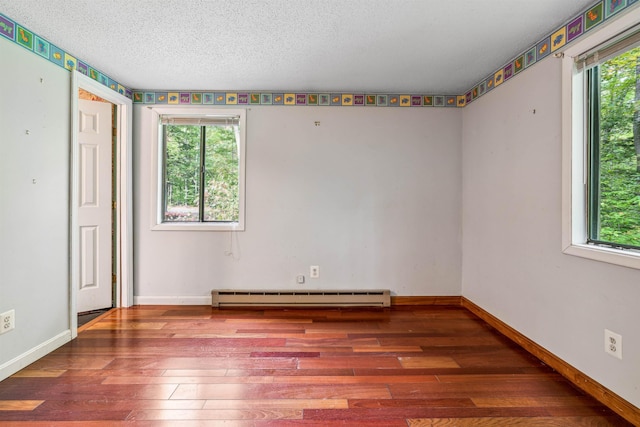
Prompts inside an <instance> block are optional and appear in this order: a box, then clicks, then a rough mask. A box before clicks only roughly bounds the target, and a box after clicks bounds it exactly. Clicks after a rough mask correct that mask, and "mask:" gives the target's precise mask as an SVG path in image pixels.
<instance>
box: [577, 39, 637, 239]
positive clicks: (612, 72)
mask: <svg viewBox="0 0 640 427" xmlns="http://www.w3.org/2000/svg"><path fill="white" fill-rule="evenodd" d="M588 81H589V94H590V97H589V101H590V103H589V105H590V108H589V120H590V129H589V135H590V137H589V186H588V188H589V213H588V218H589V238H590V240H591V241H593V242H596V243H605V244H610V245H612V246H620V247H635V248H638V247H640V47H636V48H633V49H630V50H627V51H626V52H624V53H622V54H620V55H618V56H615V57H614V58H612V59H609V60H607V61H606V62H603V63H600V64H599V65H598V66H597V67H594V68H592V69H591V70H589V71H588Z"/></svg>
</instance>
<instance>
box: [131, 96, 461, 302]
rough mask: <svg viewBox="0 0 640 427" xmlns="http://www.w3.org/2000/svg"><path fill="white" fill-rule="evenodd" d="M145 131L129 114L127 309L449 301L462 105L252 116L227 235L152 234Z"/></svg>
mask: <svg viewBox="0 0 640 427" xmlns="http://www.w3.org/2000/svg"><path fill="white" fill-rule="evenodd" d="M316 121H319V122H320V126H315V125H314V122H316ZM150 130H151V124H150V110H149V109H148V108H147V106H144V105H136V106H135V109H134V174H135V175H134V182H135V184H134V185H135V188H134V193H135V205H134V216H135V220H134V222H135V249H134V253H135V259H134V263H135V266H136V269H135V280H134V281H135V284H136V288H135V295H136V301H137V302H138V303H141V302H142V303H160V302H163V301H164V302H171V303H176V302H188V301H192V302H197V301H200V303H206V302H207V301H210V292H211V290H212V289H226V288H233V289H274V288H275V289H296V288H303V289H346V288H364V289H374V288H385V289H391V291H392V292H393V293H394V294H397V295H407V296H410V295H460V286H461V283H460V275H461V251H460V246H461V233H460V226H461V210H460V205H461V171H460V159H461V153H460V141H461V111H460V110H459V109H443V108H439V109H429V108H423V109H416V108H411V109H409V108H406V109H404V108H349V107H286V106H283V107H278V106H264V107H251V108H249V110H248V113H247V143H246V144H247V158H246V170H247V175H246V230H245V231H243V232H236V233H230V232H197V231H184V232H183V231H151V230H150V223H151V213H150V204H151V201H150V194H151V192H152V191H153V190H152V188H151V185H150V183H151V181H150V180H151V179H152V178H151V171H150V164H151V161H152V159H151V156H152V154H151V151H150V149H151V144H152V143H153V141H151V140H150ZM230 251H232V252H233V254H232V255H227V254H226V253H228V252H230ZM311 265H318V266H319V267H320V278H319V279H310V278H309V266H311ZM298 274H304V275H305V276H306V279H307V281H306V283H305V284H304V285H298V284H297V283H296V281H295V278H296V275H298ZM162 297H167V298H166V299H162ZM177 297H194V298H195V299H194V298H191V299H189V298H183V299H179V298H177ZM197 298H199V299H197Z"/></svg>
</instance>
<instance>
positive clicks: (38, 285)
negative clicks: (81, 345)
mask: <svg viewBox="0 0 640 427" xmlns="http://www.w3.org/2000/svg"><path fill="white" fill-rule="evenodd" d="M0 58H2V66H1V67H0V76H1V78H0V93H1V94H2V95H1V96H0V242H2V243H1V244H0V313H1V312H4V311H7V310H10V309H14V310H15V314H16V317H15V325H16V328H15V330H14V331H12V332H8V333H5V334H3V335H0V379H2V378H4V377H6V376H8V375H10V374H12V373H13V372H15V371H16V370H18V369H20V368H21V367H22V366H23V365H24V364H26V363H29V362H30V361H33V360H34V358H37V357H38V356H37V355H38V354H39V355H40V356H41V355H43V354H44V353H46V352H47V351H50V350H52V349H53V348H55V346H57V345H59V344H61V343H62V342H63V341H64V340H68V339H69V338H70V334H69V328H70V325H69V271H68V269H69V267H68V265H69V263H68V259H69V244H68V239H69V227H68V225H69V120H70V119H69V108H70V107H69V105H70V101H69V100H70V77H69V72H68V71H66V70H64V69H61V68H59V67H57V66H55V65H53V64H51V63H49V62H48V61H46V60H44V59H42V58H40V57H38V56H37V55H34V54H33V53H29V52H27V51H26V50H25V49H23V48H21V47H19V46H17V45H15V44H13V43H10V42H8V41H5V40H4V39H2V38H0ZM41 79H42V82H41ZM27 131H28V132H29V134H27ZM43 352H44V353H43Z"/></svg>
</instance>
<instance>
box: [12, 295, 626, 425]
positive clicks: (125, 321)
mask: <svg viewBox="0 0 640 427" xmlns="http://www.w3.org/2000/svg"><path fill="white" fill-rule="evenodd" d="M132 424H135V425H136V426H172V427H174V426H177V427H181V426H185V427H192V426H217V425H222V426H241V427H245V426H247V427H248V426H255V427H271V426H285V427H286V426H363V427H366V426H376V427H391V426H393V427H395V426H404V427H407V426H410V427H418V426H446V427H453V426H457V427H467V426H469V427H470V426H473V427H476V426H478V427H483V426H492V427H493V426H505V427H507V426H562V427H567V426H630V425H631V424H629V423H627V422H626V421H624V420H623V419H622V418H620V417H618V416H617V415H615V414H614V413H613V412H612V411H610V410H609V409H607V408H606V407H604V406H602V405H601V404H599V403H598V402H597V401H595V400H594V399H592V398H590V397H588V396H586V395H584V394H583V393H582V392H581V391H579V390H578V389H576V388H574V387H573V386H572V385H571V384H570V383H569V382H567V381H566V380H565V379H564V378H563V377H561V376H560V375H559V374H557V373H555V372H554V371H552V370H551V369H550V368H548V367H547V366H545V365H544V364H542V363H541V362H540V361H539V360H537V359H536V358H534V357H533V356H531V355H529V354H528V353H527V352H525V351H524V350H523V349H521V348H519V347H517V346H516V345H515V344H513V343H512V342H511V341H509V340H508V339H506V338H505V337H503V336H502V335H500V334H499V333H497V332H496V331H495V330H493V329H492V328H491V327H489V326H488V325H487V324H486V323H484V322H483V321H482V320H480V319H478V318H477V317H475V316H474V315H473V314H472V313H470V312H469V311H467V310H466V309H464V308H462V307H448V306H431V307H409V306H401V307H394V308H391V309H373V310H367V309H304V310H303V309H290V310H285V309H265V310H258V309H253V310H238V309H212V308H211V307H203V306H199V307H158V306H144V307H134V308H131V309H119V310H114V311H112V312H110V313H108V314H107V315H105V316H103V317H101V318H99V319H97V320H96V321H94V323H91V324H89V325H88V326H87V327H86V329H85V330H83V331H82V332H80V333H79V335H78V338H77V339H76V340H74V341H72V342H70V343H68V344H66V345H65V346H63V347H61V348H60V349H58V350H56V351H55V352H53V353H52V354H50V355H48V356H46V357H44V358H43V359H41V360H39V361H37V362H36V363H34V364H32V365H31V366H29V367H27V368H26V369H24V370H22V371H20V372H18V373H17V374H15V375H14V376H12V377H10V378H8V379H6V380H5V381H3V382H1V383H0V425H3V426H5V425H9V426H10V425H16V426H89V427H91V426H122V425H132Z"/></svg>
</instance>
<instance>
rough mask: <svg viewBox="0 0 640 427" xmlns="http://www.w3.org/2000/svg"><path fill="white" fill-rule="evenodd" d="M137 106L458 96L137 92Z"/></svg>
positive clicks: (440, 100)
mask: <svg viewBox="0 0 640 427" xmlns="http://www.w3.org/2000/svg"><path fill="white" fill-rule="evenodd" d="M133 102H134V103H136V104H190V105H200V104H206V105H212V104H216V105H285V106H297V107H304V106H307V105H309V106H330V105H333V106H342V107H363V106H364V107H367V106H368V107H456V106H458V105H456V96H450V95H448V96H445V95H415V94H407V95H389V94H375V93H368V94H352V93H331V94H328V93H281V92H278V93H271V92H267V93H265V92H248V91H247V92H145V91H141V90H135V91H133Z"/></svg>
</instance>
